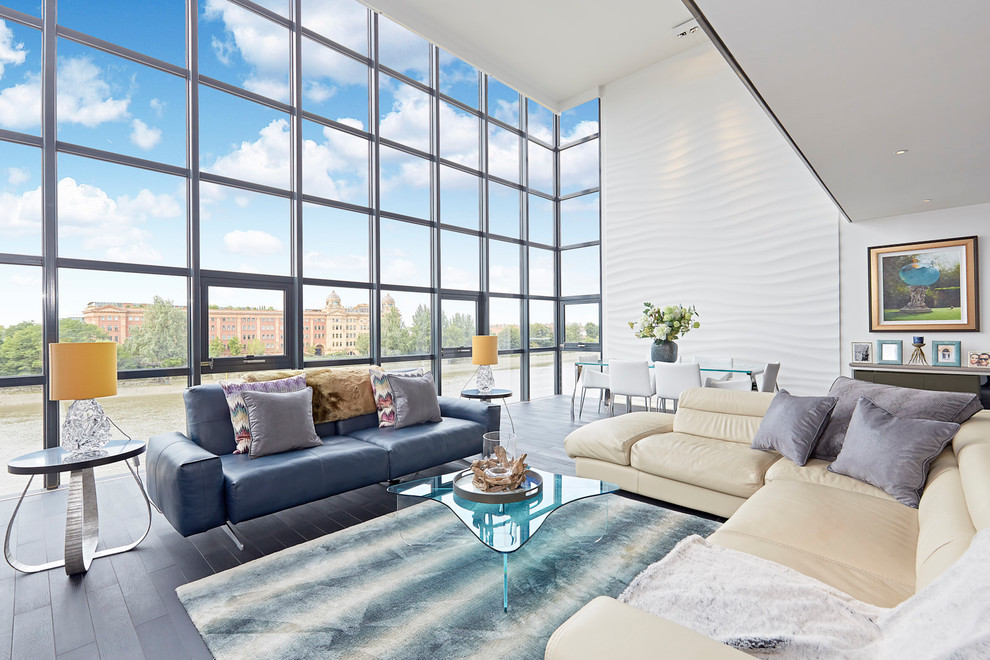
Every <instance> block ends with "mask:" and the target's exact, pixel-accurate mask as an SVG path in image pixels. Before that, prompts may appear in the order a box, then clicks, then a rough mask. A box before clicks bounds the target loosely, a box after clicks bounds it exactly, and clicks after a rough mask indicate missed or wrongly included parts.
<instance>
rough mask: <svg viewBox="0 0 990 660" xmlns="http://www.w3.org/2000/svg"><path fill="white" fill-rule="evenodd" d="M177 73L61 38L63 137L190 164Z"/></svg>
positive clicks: (60, 135) (60, 125)
mask: <svg viewBox="0 0 990 660" xmlns="http://www.w3.org/2000/svg"><path fill="white" fill-rule="evenodd" d="M185 99H186V86H185V81H184V80H183V79H182V78H179V77H178V76H173V75H171V74H168V73H163V72H161V71H158V70H156V69H152V68H150V67H147V66H144V65H141V64H137V63H135V62H131V61H130V60H125V59H123V58H121V57H114V56H113V55H108V54H106V53H104V52H102V51H98V50H96V49H94V48H87V47H86V46H81V45H79V44H76V43H73V42H71V41H69V40H68V39H59V40H58V99H57V103H58V139H59V140H62V141H64V142H72V143H74V144H82V145H85V146H89V147H95V148H97V149H105V150H107V151H114V152H117V153H122V154H127V155H128V156H136V157H138V158H147V159H149V160H156V161H159V162H163V163H169V164H170V165H185V163H186V145H185V142H186V100H185Z"/></svg>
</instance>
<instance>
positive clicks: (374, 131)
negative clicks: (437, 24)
mask: <svg viewBox="0 0 990 660" xmlns="http://www.w3.org/2000/svg"><path fill="white" fill-rule="evenodd" d="M368 44H369V45H370V52H371V67H370V68H369V69H368V78H369V80H368V126H369V127H370V128H371V135H372V138H371V158H369V159H368V185H369V186H370V187H371V190H370V191H369V192H370V199H371V209H372V212H371V222H370V223H369V228H368V231H369V232H370V236H369V248H368V249H369V251H370V259H369V261H370V264H369V265H370V268H371V283H372V290H371V309H370V310H369V314H368V335H369V351H368V352H369V353H371V355H370V357H371V361H372V363H373V364H381V363H382V334H381V332H382V324H381V320H382V318H381V317H382V268H381V224H382V223H381V137H380V135H379V125H378V124H379V116H380V114H381V113H380V112H379V110H378V14H377V13H376V12H371V16H370V20H369V21H368Z"/></svg>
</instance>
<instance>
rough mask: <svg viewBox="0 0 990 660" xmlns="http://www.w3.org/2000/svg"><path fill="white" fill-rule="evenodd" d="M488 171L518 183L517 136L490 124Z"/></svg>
mask: <svg viewBox="0 0 990 660" xmlns="http://www.w3.org/2000/svg"><path fill="white" fill-rule="evenodd" d="M488 173H489V174H491V175H494V176H497V177H499V178H501V179H505V180H506V181H511V182H512V183H519V136H518V135H516V134H515V133H513V132H511V131H507V130H505V129H504V128H499V127H498V126H495V125H492V124H489V126H488Z"/></svg>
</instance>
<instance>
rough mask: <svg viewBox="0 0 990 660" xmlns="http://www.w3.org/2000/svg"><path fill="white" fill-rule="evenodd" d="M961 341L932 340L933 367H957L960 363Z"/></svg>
mask: <svg viewBox="0 0 990 660" xmlns="http://www.w3.org/2000/svg"><path fill="white" fill-rule="evenodd" d="M960 344H961V342H958V341H940V340H938V339H936V340H935V341H933V342H932V366H933V367H958V366H961V365H962V350H961V346H960Z"/></svg>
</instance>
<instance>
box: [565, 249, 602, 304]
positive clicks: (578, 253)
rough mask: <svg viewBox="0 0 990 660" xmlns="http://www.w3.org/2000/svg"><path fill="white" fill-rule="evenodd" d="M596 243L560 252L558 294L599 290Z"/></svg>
mask: <svg viewBox="0 0 990 660" xmlns="http://www.w3.org/2000/svg"><path fill="white" fill-rule="evenodd" d="M599 254H600V252H599V249H598V246H597V245H593V246H591V247H584V248H577V249H575V250H563V251H562V252H561V253H560V295H562V296H581V295H586V294H597V293H600V292H601V276H600V266H599Z"/></svg>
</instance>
